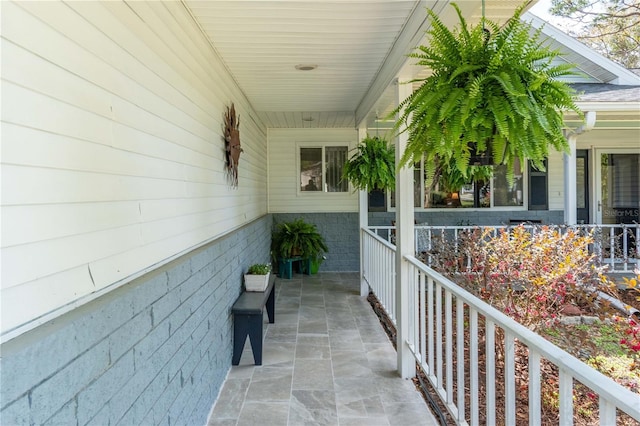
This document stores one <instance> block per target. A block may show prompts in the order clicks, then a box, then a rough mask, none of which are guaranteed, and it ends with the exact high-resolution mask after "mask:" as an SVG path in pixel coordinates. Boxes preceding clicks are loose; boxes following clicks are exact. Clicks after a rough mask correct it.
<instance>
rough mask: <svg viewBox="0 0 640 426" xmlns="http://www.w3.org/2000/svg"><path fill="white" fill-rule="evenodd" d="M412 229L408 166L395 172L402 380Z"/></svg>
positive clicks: (405, 91)
mask: <svg viewBox="0 0 640 426" xmlns="http://www.w3.org/2000/svg"><path fill="white" fill-rule="evenodd" d="M402 81H403V80H402V79H401V80H400V83H396V84H397V89H398V92H397V93H398V99H397V101H398V103H400V102H402V101H403V100H404V99H406V98H407V97H408V96H409V95H410V94H411V85H410V84H403V83H402ZM404 81H406V80H404ZM407 140H408V134H407V133H402V134H401V135H400V136H399V137H398V140H397V141H396V164H400V158H401V157H402V154H403V153H404V151H405V148H406V146H407ZM413 225H414V223H413V168H412V165H411V164H409V165H407V166H405V167H403V168H401V169H399V170H398V169H396V320H397V330H396V331H397V334H396V339H397V341H396V347H397V354H398V373H399V374H400V376H401V377H402V378H405V379H408V378H410V377H413V376H415V361H414V359H413V356H412V354H411V351H410V350H409V347H408V346H407V343H406V342H407V337H408V332H409V330H408V321H409V313H408V309H407V307H408V303H409V291H408V285H407V284H408V282H409V280H410V279H411V277H409V265H408V263H407V262H406V261H405V260H404V255H407V254H410V255H413V254H414V241H413V240H414V229H413Z"/></svg>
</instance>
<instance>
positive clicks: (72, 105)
mask: <svg viewBox="0 0 640 426" xmlns="http://www.w3.org/2000/svg"><path fill="white" fill-rule="evenodd" d="M1 43H2V45H1V49H2V240H1V242H2V294H1V298H2V330H3V332H5V331H7V330H10V329H12V328H14V327H16V326H19V325H21V324H24V323H25V322H27V321H29V320H31V319H33V318H36V317H38V316H40V315H43V314H46V313H48V312H50V311H52V310H55V309H56V308H59V307H60V306H63V305H65V304H68V303H69V302H72V301H74V300H77V299H79V298H81V297H83V296H86V295H88V294H90V293H93V292H96V291H98V290H100V289H103V288H105V287H107V286H109V285H111V284H113V283H117V282H119V281H121V280H123V279H125V278H127V277H130V276H132V275H135V274H137V273H139V272H140V271H143V270H145V269H148V268H149V267H151V266H152V265H154V264H157V263H159V262H162V261H164V260H166V259H168V258H171V257H172V256H174V255H176V254H178V253H181V252H183V251H186V250H188V249H190V248H192V247H195V246H198V245H199V244H202V243H203V242H205V241H208V240H211V239H213V238H215V237H217V236H220V235H223V234H225V233H228V232H229V231H230V230H232V229H234V228H237V227H239V226H241V225H243V224H245V223H247V222H249V221H251V220H253V219H255V218H257V217H259V216H261V215H263V214H265V213H266V212H267V197H266V194H267V188H266V170H267V166H266V162H265V161H264V159H265V158H266V131H265V129H264V126H262V125H260V124H259V123H256V122H255V121H254V119H253V118H252V117H255V113H254V111H252V110H251V109H250V106H249V104H248V102H247V101H246V100H245V98H244V97H243V95H242V93H241V91H240V90H239V89H238V88H237V86H236V85H235V84H234V82H233V80H232V79H231V78H230V77H229V75H228V73H227V71H226V69H225V67H224V66H223V65H222V64H221V62H220V61H219V60H218V58H217V57H216V55H215V54H214V52H213V50H212V48H211V47H210V45H209V44H208V43H207V42H206V40H205V39H204V37H203V36H202V34H201V32H200V30H199V29H198V28H197V26H196V25H195V24H194V23H193V21H192V19H191V17H190V15H189V14H188V12H187V11H186V10H185V9H184V7H183V6H182V4H181V3H180V2H149V3H143V2H127V3H125V2H82V1H81V2H68V3H61V2H17V3H8V2H2V39H1ZM231 102H234V103H235V105H236V109H237V110H238V111H239V113H240V123H241V126H240V136H241V141H242V146H243V149H244V153H243V154H242V156H241V158H240V176H239V188H238V189H232V188H230V187H229V185H228V184H227V182H226V176H225V173H224V141H223V139H222V136H221V133H222V118H223V111H224V108H225V106H226V105H229V104H230V103H231Z"/></svg>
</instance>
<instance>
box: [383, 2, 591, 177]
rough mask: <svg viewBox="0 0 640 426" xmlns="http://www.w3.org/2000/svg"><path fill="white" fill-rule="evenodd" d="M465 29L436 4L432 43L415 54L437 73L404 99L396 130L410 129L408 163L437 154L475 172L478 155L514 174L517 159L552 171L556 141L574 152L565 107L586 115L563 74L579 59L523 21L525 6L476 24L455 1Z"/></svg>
mask: <svg viewBox="0 0 640 426" xmlns="http://www.w3.org/2000/svg"><path fill="white" fill-rule="evenodd" d="M453 7H454V8H455V10H456V12H457V14H458V18H459V20H460V28H459V29H457V30H454V31H452V30H449V29H448V28H447V27H446V26H445V25H444V24H443V23H442V22H441V21H440V19H439V18H438V16H437V15H436V14H435V13H433V12H432V11H431V10H427V13H428V14H429V17H430V19H431V23H432V25H431V29H430V30H429V31H428V34H429V35H430V40H431V41H430V45H429V46H420V47H419V52H416V53H413V54H411V55H410V56H411V57H413V58H416V59H418V65H422V66H425V67H428V68H430V69H431V70H432V71H433V72H432V74H431V75H430V76H429V77H427V78H426V79H424V80H422V84H421V86H420V87H419V88H418V89H416V90H415V91H414V92H413V93H412V94H411V95H410V96H409V97H408V98H407V99H405V100H404V102H402V103H401V104H400V105H399V106H398V108H397V109H396V110H395V111H393V113H392V115H394V116H395V115H396V114H399V119H398V120H397V122H396V130H399V129H401V128H403V129H402V132H405V131H406V132H408V133H409V136H408V143H407V148H406V150H405V152H404V154H403V157H402V159H401V165H406V164H408V163H410V162H412V161H418V160H420V158H422V157H423V156H424V157H425V160H426V162H427V164H429V163H430V162H431V163H435V162H436V160H438V161H440V162H442V163H444V164H455V166H456V167H457V168H458V169H459V170H460V171H461V172H462V174H463V175H465V176H468V173H469V166H470V165H471V166H472V165H474V164H487V163H484V162H475V160H474V161H471V157H472V153H474V152H475V154H476V155H482V154H488V155H489V156H492V157H493V159H492V161H491V163H492V164H506V165H507V170H508V173H511V175H510V177H512V173H513V171H512V170H513V164H514V161H515V159H516V158H520V160H521V161H522V162H524V159H525V158H527V159H529V160H531V161H532V162H533V164H534V166H535V167H536V168H538V169H540V170H544V164H543V160H544V159H545V158H546V157H547V156H548V152H549V146H552V147H553V148H555V149H556V150H565V151H566V150H567V148H568V144H567V141H566V139H565V138H564V136H563V133H562V129H563V125H564V122H563V117H562V116H563V111H566V110H573V111H575V112H577V113H578V114H579V115H582V113H581V112H580V111H579V109H578V107H577V106H576V104H575V102H574V95H575V93H574V91H573V89H572V88H571V87H570V86H568V85H567V84H566V83H564V82H561V81H558V80H557V78H558V77H561V76H566V75H572V74H574V73H573V72H572V71H571V69H572V68H573V66H572V65H571V64H561V65H554V64H552V62H553V60H554V59H555V58H556V57H558V56H559V55H560V53H559V52H558V51H553V50H551V49H550V48H548V47H547V46H545V45H543V43H542V42H541V41H540V34H541V31H540V30H536V31H533V32H531V26H530V25H529V24H527V23H525V22H523V21H521V20H520V15H521V13H522V11H523V7H524V6H521V7H519V8H518V9H517V10H516V12H515V13H514V15H513V17H512V18H511V19H510V20H509V21H508V22H507V23H506V24H505V25H504V26H502V27H500V26H498V24H496V23H494V22H491V21H489V20H486V19H484V18H482V20H481V22H480V23H479V24H478V25H476V26H469V25H467V22H466V21H465V19H464V18H463V17H462V13H461V12H460V9H459V8H458V6H457V5H455V4H453Z"/></svg>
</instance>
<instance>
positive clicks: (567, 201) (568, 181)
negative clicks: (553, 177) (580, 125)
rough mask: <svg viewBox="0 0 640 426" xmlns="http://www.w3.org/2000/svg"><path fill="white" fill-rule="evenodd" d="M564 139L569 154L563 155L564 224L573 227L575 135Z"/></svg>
mask: <svg viewBox="0 0 640 426" xmlns="http://www.w3.org/2000/svg"><path fill="white" fill-rule="evenodd" d="M565 137H566V138H567V141H568V142H569V153H565V154H564V223H565V224H566V225H575V224H576V223H577V222H578V212H577V209H578V199H577V195H576V192H577V182H578V180H577V177H576V139H577V137H578V136H577V135H576V134H575V133H571V134H569V135H567V134H566V133H565Z"/></svg>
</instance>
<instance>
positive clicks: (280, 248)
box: [271, 219, 329, 276]
mask: <svg viewBox="0 0 640 426" xmlns="http://www.w3.org/2000/svg"><path fill="white" fill-rule="evenodd" d="M327 251H329V249H328V247H327V245H326V243H325V241H324V238H323V237H322V235H321V234H320V233H319V232H318V228H317V227H316V225H314V224H312V223H308V222H305V221H304V219H295V220H293V221H290V222H282V223H279V224H277V225H276V226H275V229H274V232H273V234H272V236H271V252H272V254H273V256H274V258H275V259H274V260H276V261H277V262H278V265H279V267H278V270H279V273H280V275H281V276H282V275H283V269H286V270H287V271H290V266H291V265H290V264H291V261H292V259H293V260H308V261H309V262H311V261H313V260H316V261H317V260H318V259H319V258H322V257H323V255H324V253H325V252H327ZM287 264H288V265H287ZM289 274H290V272H289V273H287V274H286V275H289Z"/></svg>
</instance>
